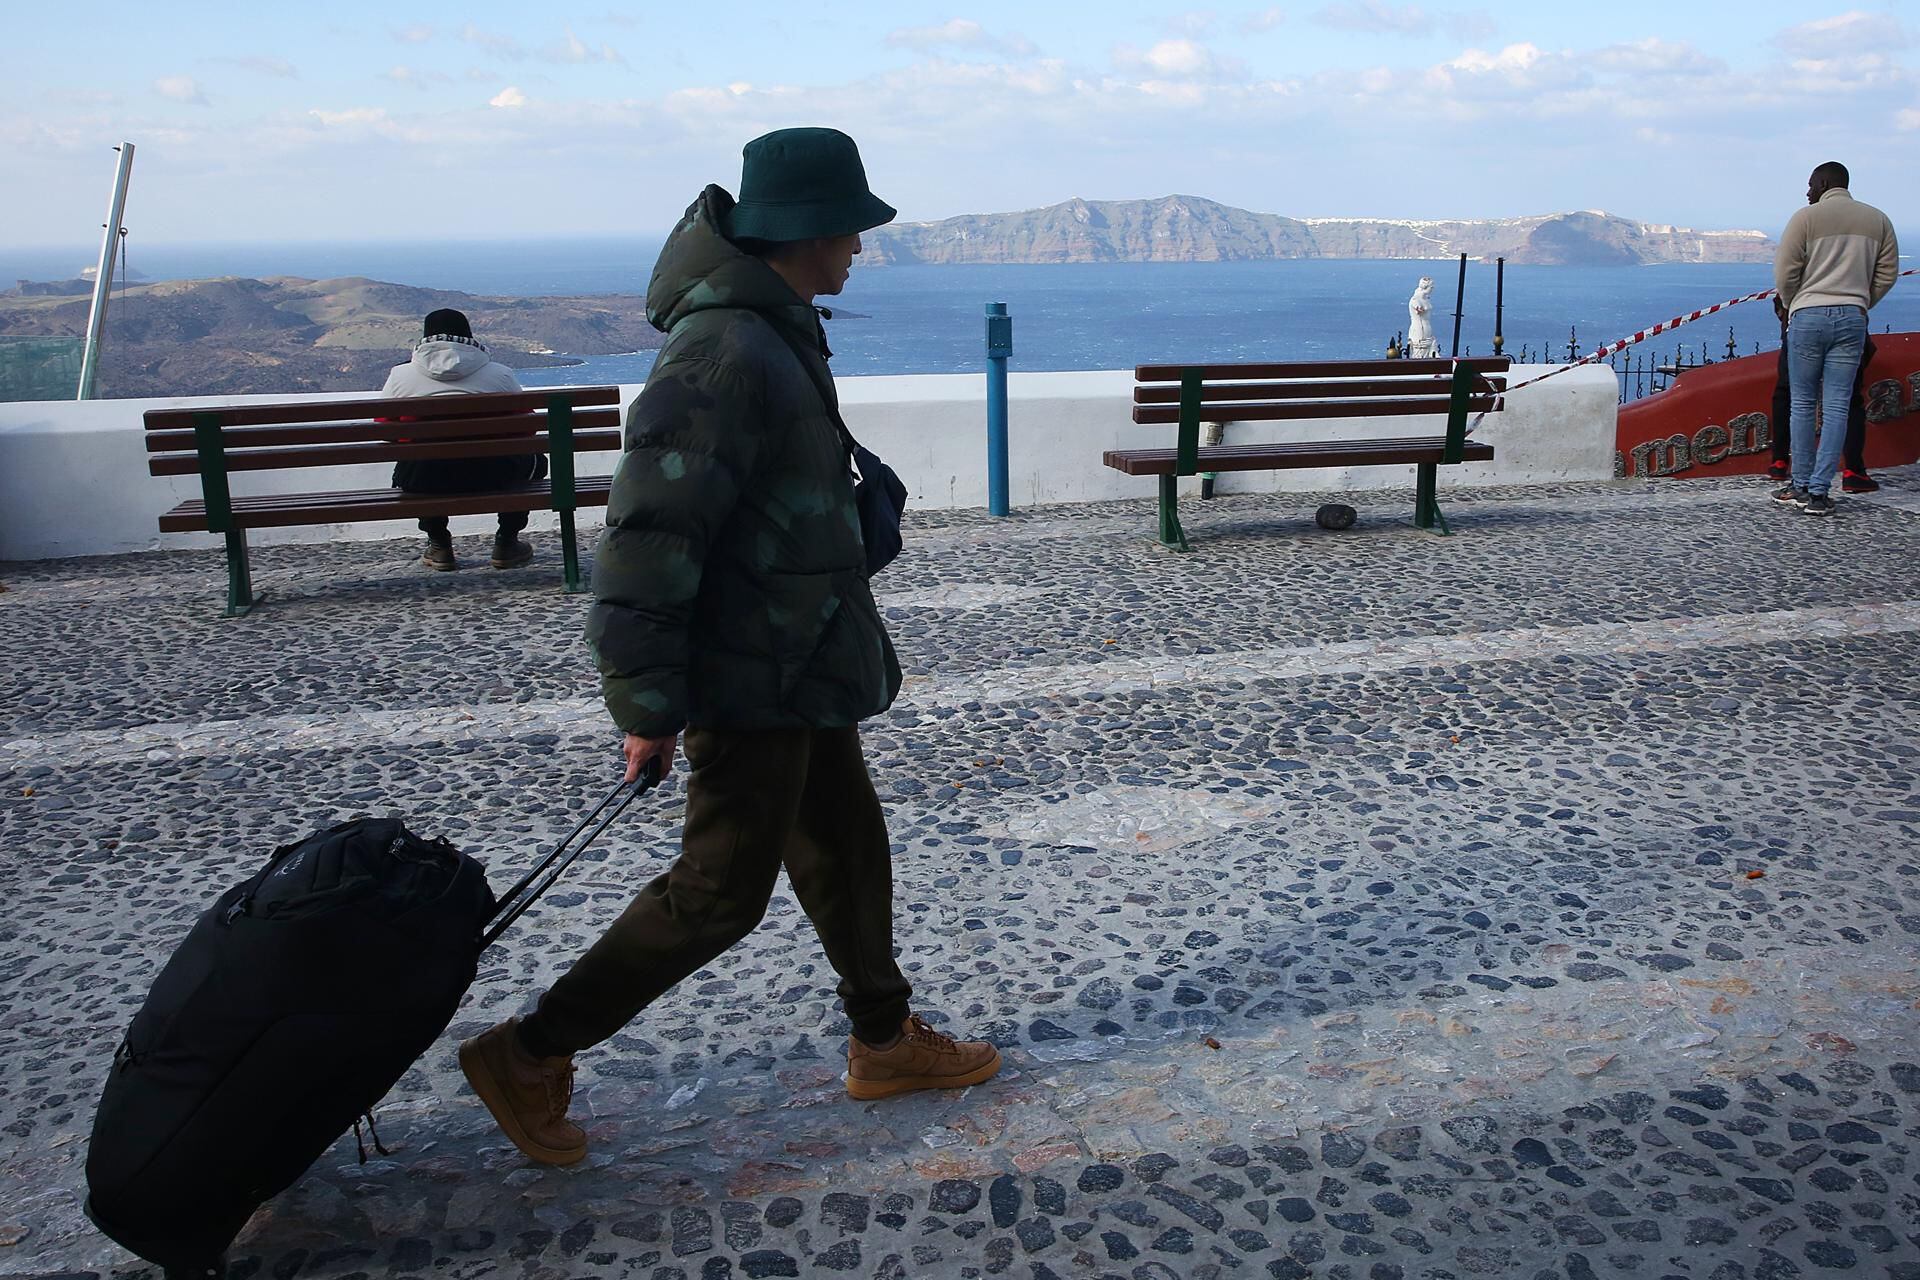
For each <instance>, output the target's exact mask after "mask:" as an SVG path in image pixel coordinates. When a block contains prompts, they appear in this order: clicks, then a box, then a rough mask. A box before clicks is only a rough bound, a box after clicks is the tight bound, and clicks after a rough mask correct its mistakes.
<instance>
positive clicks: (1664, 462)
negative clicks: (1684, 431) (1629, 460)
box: [1633, 435, 1693, 476]
mask: <svg viewBox="0 0 1920 1280" xmlns="http://www.w3.org/2000/svg"><path fill="white" fill-rule="evenodd" d="M1692 465H1693V455H1692V449H1691V446H1690V445H1689V443H1688V441H1687V438H1686V437H1685V436H1683V435H1671V436H1668V437H1667V438H1666V439H1665V440H1643V441H1641V442H1640V443H1639V444H1637V445H1635V446H1633V473H1634V474H1635V475H1638V476H1670V475H1676V474H1678V473H1679V472H1682V471H1685V470H1686V469H1687V468H1688V467H1691V466H1692Z"/></svg>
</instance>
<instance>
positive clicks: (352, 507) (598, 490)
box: [160, 476, 613, 533]
mask: <svg viewBox="0 0 1920 1280" xmlns="http://www.w3.org/2000/svg"><path fill="white" fill-rule="evenodd" d="M612 488H613V477H612V476H582V477H581V478H580V479H578V480H576V481H575V482H574V501H575V502H576V503H577V504H578V505H580V506H583V507H603V506H605V505H606V504H607V495H608V493H609V492H611V490H612ZM551 497H552V489H551V487H550V486H548V485H546V484H545V483H541V484H532V485H525V486H521V487H518V488H515V489H510V490H498V491H495V492H493V493H445V494H441V493H403V492H401V491H400V490H398V489H351V490H343V491H341V492H337V493H300V494H265V495H260V496H257V497H251V498H235V499H234V500H233V522H234V524H235V526H236V527H238V528H242V529H268V528H276V527H284V526H288V525H307V524H341V523H345V522H347V521H351V520H391V519H398V518H402V517H406V518H412V517H414V516H468V515H489V514H491V513H493V512H496V511H544V510H546V509H547V503H548V502H549V501H550V500H551ZM206 527H207V508H206V503H204V502H203V501H201V500H200V499H198V498H193V499H190V500H189V501H186V502H182V503H181V504H180V505H179V506H177V507H175V508H173V510H171V511H169V512H167V513H166V514H164V515H162V516H161V517H160V531H161V532H162V533H195V532H201V531H204V530H205V529H206Z"/></svg>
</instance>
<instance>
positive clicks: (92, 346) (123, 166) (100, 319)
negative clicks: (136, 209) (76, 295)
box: [74, 142, 133, 400]
mask: <svg viewBox="0 0 1920 1280" xmlns="http://www.w3.org/2000/svg"><path fill="white" fill-rule="evenodd" d="M114 150H115V151H118V152H119V153H120V165H119V167H118V168H116V169H115V170H114V172H113V203H112V205H111V206H109V208H108V211H107V231H106V234H105V235H103V236H102V237H100V265H99V267H98V268H97V269H96V270H95V272H94V276H93V309H92V310H91V311H90V312H88V314H87V345H86V347H85V348H84V349H83V350H82V351H81V354H80V389H79V392H78V394H76V395H75V396H74V399H76V400H91V399H93V380H94V375H95V374H96V373H97V372H99V368H100V334H101V332H102V331H103V330H104V329H105V328H106V327H107V294H108V293H109V291H110V290H111V288H112V285H113V255H114V253H115V252H117V251H118V249H119V247H120V233H121V231H122V227H121V225H120V218H121V216H122V215H123V214H124V213H125V212H126V210H127V182H128V180H129V179H130V178H131V177H132V176H133V144H132V143H131V142H123V143H121V144H120V145H119V146H117V147H115V148H114Z"/></svg>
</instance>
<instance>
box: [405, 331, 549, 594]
mask: <svg viewBox="0 0 1920 1280" xmlns="http://www.w3.org/2000/svg"><path fill="white" fill-rule="evenodd" d="M424 328H425V330H426V333H425V336H424V337H422V338H421V339H420V341H418V342H416V343H414V344H413V357H412V358H411V359H410V360H408V361H407V362H406V363H405V364H397V365H395V366H394V367H393V372H392V373H389V374H388V375H387V385H386V386H384V387H382V388H380V394H381V395H382V396H383V397H386V398H389V399H393V398H398V397H405V396H451V395H462V394H466V395H471V394H474V393H476V392H482V391H518V390H520V380H519V379H518V378H516V377H514V376H513V370H511V369H509V368H507V366H505V365H503V364H501V363H500V362H499V361H498V360H495V359H494V358H493V357H492V356H490V355H488V354H487V349H486V348H485V347H483V346H481V345H480V344H479V343H478V342H476V341H474V337H473V326H472V325H471V324H470V323H468V321H467V317H466V314H465V313H464V312H460V311H455V310H453V309H452V308H450V307H448V308H442V309H441V310H439V311H432V312H429V313H428V314H427V322H426V324H425V326H424ZM546 474H547V457H546V455H545V454H543V453H530V454H523V455H515V456H512V457H505V458H499V457H492V458H486V457H482V458H411V459H408V460H406V461H403V462H396V463H394V465H393V487H394V488H396V489H401V490H404V491H405V492H407V493H483V492H486V491H487V490H490V489H505V488H509V487H511V486H513V485H516V484H525V483H526V482H528V481H530V480H539V479H542V478H544V477H545V476H546ZM526 527H527V513H526V512H524V511H502V512H501V513H500V531H499V532H498V533H496V534H495V535H494V538H493V567H494V568H496V569H517V568H519V567H520V566H521V565H523V564H526V563H527V562H528V561H530V560H532V559H533V548H532V547H530V546H528V545H527V543H526V542H525V541H524V540H523V539H522V538H521V537H520V531H521V530H522V529H525V528H526ZM420 531H421V532H422V533H424V534H426V535H427V549H426V550H425V551H424V552H422V553H421V555H420V563H421V564H424V565H425V566H427V568H429V569H438V570H441V571H442V572H450V571H452V570H454V569H458V568H459V567H460V563H459V561H457V560H455V559H454V558H453V535H452V534H451V533H449V532H448V530H447V518H446V517H445V516H422V517H420Z"/></svg>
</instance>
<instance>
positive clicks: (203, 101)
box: [153, 76, 208, 107]
mask: <svg viewBox="0 0 1920 1280" xmlns="http://www.w3.org/2000/svg"><path fill="white" fill-rule="evenodd" d="M153 91H154V92H155V93H157V94H159V95H160V96H161V97H163V98H165V99H167V100H168V101H170V102H185V103H189V104H190V105H192V106H196V107H204V106H206V105H208V103H207V95H206V94H204V93H202V92H201V91H200V86H199V85H198V84H197V83H195V82H194V79H193V77H192V76H161V77H160V78H159V79H158V80H155V81H154V82H153Z"/></svg>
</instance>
